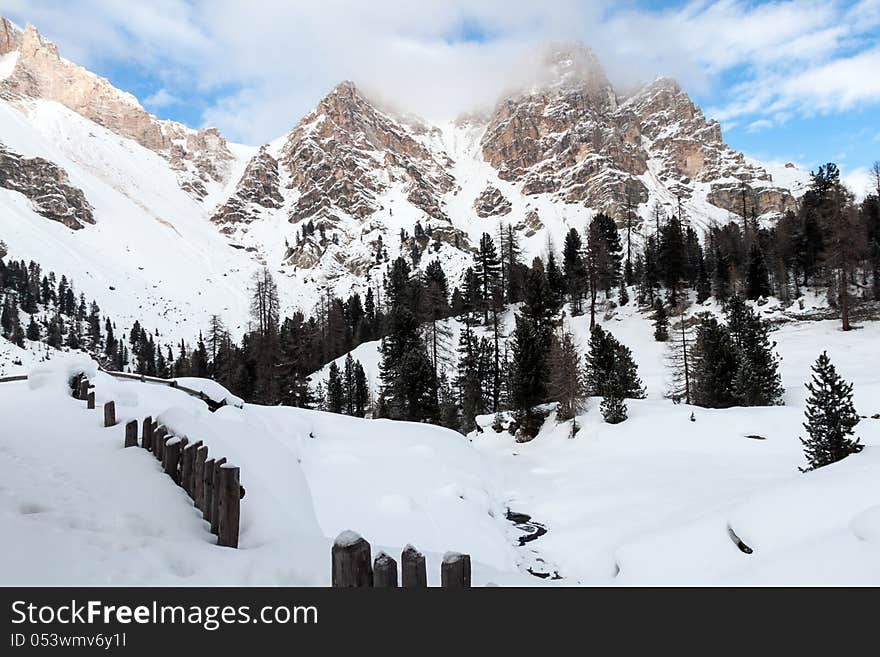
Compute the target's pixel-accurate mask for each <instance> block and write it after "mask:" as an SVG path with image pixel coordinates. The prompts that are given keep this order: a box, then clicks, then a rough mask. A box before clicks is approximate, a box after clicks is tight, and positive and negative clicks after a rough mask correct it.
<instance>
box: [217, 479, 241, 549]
mask: <svg viewBox="0 0 880 657" xmlns="http://www.w3.org/2000/svg"><path fill="white" fill-rule="evenodd" d="M239 477H240V472H239V470H238V467H236V466H234V465H229V464H225V465H222V466H221V467H220V483H219V485H218V486H217V493H218V495H217V497H219V498H220V505H219V507H218V509H217V515H219V516H220V521H219V523H218V526H217V545H222V546H224V547H231V548H237V547H238V521H239V518H240V517H241V483H240V479H239Z"/></svg>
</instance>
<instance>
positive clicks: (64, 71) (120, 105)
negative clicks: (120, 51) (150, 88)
mask: <svg viewBox="0 0 880 657" xmlns="http://www.w3.org/2000/svg"><path fill="white" fill-rule="evenodd" d="M11 53H16V55H15V57H16V59H15V62H14V64H13V66H12V68H11V71H10V72H9V74H8V75H7V76H6V77H5V79H3V80H2V82H0V97H2V98H4V99H7V100H15V99H19V98H42V99H44V100H54V101H57V102H59V103H61V104H62V105H64V106H65V107H68V108H69V109H71V110H73V111H74V112H76V113H77V114H80V115H82V116H84V117H85V118H87V119H89V120H91V121H94V122H95V123H97V124H98V125H101V126H104V127H106V128H108V129H110V130H111V131H113V132H115V133H117V134H119V135H122V136H123V137H128V138H130V139H133V140H134V141H136V142H137V143H139V144H141V145H142V146H144V147H145V148H148V149H150V150H152V151H154V152H156V153H159V154H160V155H162V156H163V157H164V158H165V159H167V160H168V162H169V164H170V166H171V168H172V169H174V171H175V172H177V175H178V179H179V181H180V186H181V187H182V188H183V189H184V190H186V191H187V192H188V193H190V194H191V195H192V196H193V197H194V198H197V199H199V200H201V199H204V198H205V197H206V196H207V195H208V193H209V188H210V187H211V186H212V185H213V186H216V185H217V184H221V183H223V182H224V181H225V179H226V177H227V176H228V175H229V164H230V162H231V160H232V159H233V155H232V153H231V152H230V151H229V148H228V147H227V144H226V141H225V140H224V139H223V138H222V137H221V136H220V133H219V132H218V131H217V130H216V129H214V128H207V129H202V130H192V129H190V128H187V127H186V126H183V125H181V124H180V123H177V122H175V121H161V120H159V119H157V118H156V117H155V116H152V115H151V114H149V113H148V112H147V111H146V110H144V109H143V108H142V107H141V106H140V104H139V103H138V101H137V99H136V98H135V97H134V96H132V95H131V94H129V93H125V92H123V91H120V90H119V89H116V88H115V87H114V86H113V85H111V84H110V82H109V81H107V80H106V79H104V78H101V77H99V76H97V75H95V74H93V73H91V72H89V71H87V70H86V69H84V68H82V67H80V66H77V65H76V64H73V63H71V62H68V61H67V60H65V59H62V58H61V57H60V56H59V54H58V49H57V48H56V46H55V44H53V43H52V42H51V41H48V40H47V39H45V38H43V36H42V35H41V34H40V33H39V32H38V31H37V29H36V28H35V27H34V26H33V25H30V24H28V25H27V26H26V27H25V28H24V30H18V29H17V28H16V27H15V26H13V25H12V24H11V23H10V22H9V21H8V20H6V19H5V18H0V56H4V55H9V54H11Z"/></svg>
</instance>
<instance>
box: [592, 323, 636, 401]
mask: <svg viewBox="0 0 880 657" xmlns="http://www.w3.org/2000/svg"><path fill="white" fill-rule="evenodd" d="M612 381H614V382H615V385H617V386H618V387H619V392H620V394H621V396H622V397H624V398H630V399H644V398H645V388H644V386H642V381H641V379H639V375H638V368H637V366H636V363H635V361H634V360H633V357H632V352H631V351H630V350H629V348H628V347H626V346H624V345H622V344H620V342H618V341H617V340H616V339H615V338H614V336H613V335H611V333H609V332H608V331H606V330H604V329H603V328H602V327H601V326H596V327H595V328H594V329H593V330H592V331H591V332H590V345H589V351H588V352H587V358H586V371H585V383H586V389H587V394H589V395H590V396H593V397H600V396H603V395H604V394H605V387H606V386H608V385H609V384H610V382H612Z"/></svg>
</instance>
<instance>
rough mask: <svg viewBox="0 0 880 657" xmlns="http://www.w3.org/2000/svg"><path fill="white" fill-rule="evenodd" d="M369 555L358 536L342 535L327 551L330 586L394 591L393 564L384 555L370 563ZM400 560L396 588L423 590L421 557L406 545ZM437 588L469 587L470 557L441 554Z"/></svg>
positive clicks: (423, 575)
mask: <svg viewBox="0 0 880 657" xmlns="http://www.w3.org/2000/svg"><path fill="white" fill-rule="evenodd" d="M370 556H371V549H370V544H369V543H368V542H367V541H366V540H365V539H364V538H363V537H362V536H360V535H359V534H357V533H356V532H353V531H344V532H342V533H341V534H340V535H339V536H337V537H336V540H335V541H334V542H333V548H332V549H331V568H332V576H331V582H332V585H333V586H334V587H336V588H364V587H372V588H397V586H398V583H397V562H396V561H395V560H394V559H393V558H392V557H391V556H390V555H389V554H387V553H385V552H379V554H377V555H376V558H375V559H374V560H373V561H372V562H371V561H370ZM400 561H401V564H402V571H401V578H400V586H402V587H403V588H423V587H426V586H427V585H428V575H427V570H426V568H425V555H423V554H422V553H421V552H419V551H418V550H417V549H416V548H414V547H413V546H412V545H407V546H406V547H405V548H404V549H403V552H402V553H401V555H400ZM440 585H441V586H442V587H443V588H448V589H465V588H470V585H471V558H470V556H469V555H467V554H459V553H458V552H447V553H446V554H445V555H443V563H442V564H441V565H440Z"/></svg>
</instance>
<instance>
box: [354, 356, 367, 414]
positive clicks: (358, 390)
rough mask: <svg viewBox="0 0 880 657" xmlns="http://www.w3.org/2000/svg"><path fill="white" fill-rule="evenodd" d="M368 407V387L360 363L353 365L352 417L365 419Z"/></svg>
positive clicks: (356, 362)
mask: <svg viewBox="0 0 880 657" xmlns="http://www.w3.org/2000/svg"><path fill="white" fill-rule="evenodd" d="M369 405H370V386H369V384H368V383H367V375H366V374H365V373H364V367H363V365H361V362H360V361H355V365H354V415H355V416H356V417H365V416H366V414H367V409H368V407H369Z"/></svg>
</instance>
